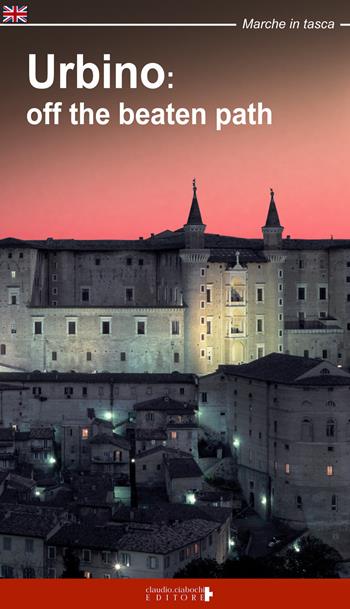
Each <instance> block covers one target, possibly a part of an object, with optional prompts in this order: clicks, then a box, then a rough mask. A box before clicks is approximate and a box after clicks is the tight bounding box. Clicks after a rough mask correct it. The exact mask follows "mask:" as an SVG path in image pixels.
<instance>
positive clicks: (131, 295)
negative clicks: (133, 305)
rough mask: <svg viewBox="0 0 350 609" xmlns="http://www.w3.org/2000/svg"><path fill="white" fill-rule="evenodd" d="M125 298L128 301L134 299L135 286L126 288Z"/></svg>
mask: <svg viewBox="0 0 350 609" xmlns="http://www.w3.org/2000/svg"><path fill="white" fill-rule="evenodd" d="M125 300H126V302H133V301H134V288H126V289H125Z"/></svg>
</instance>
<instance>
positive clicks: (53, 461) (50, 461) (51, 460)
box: [48, 457, 56, 465]
mask: <svg viewBox="0 0 350 609" xmlns="http://www.w3.org/2000/svg"><path fill="white" fill-rule="evenodd" d="M48 461H49V463H50V465H53V464H54V463H56V459H55V457H49V459H48Z"/></svg>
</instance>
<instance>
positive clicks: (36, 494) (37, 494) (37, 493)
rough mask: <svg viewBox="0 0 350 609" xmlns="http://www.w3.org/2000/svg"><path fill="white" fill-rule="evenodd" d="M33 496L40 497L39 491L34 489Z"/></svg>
mask: <svg viewBox="0 0 350 609" xmlns="http://www.w3.org/2000/svg"><path fill="white" fill-rule="evenodd" d="M34 495H35V496H36V497H40V491H39V490H38V489H36V491H35V493H34Z"/></svg>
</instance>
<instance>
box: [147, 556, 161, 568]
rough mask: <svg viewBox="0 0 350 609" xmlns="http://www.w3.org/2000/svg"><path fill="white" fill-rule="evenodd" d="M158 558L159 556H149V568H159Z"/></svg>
mask: <svg viewBox="0 0 350 609" xmlns="http://www.w3.org/2000/svg"><path fill="white" fill-rule="evenodd" d="M158 564H159V561H158V558H157V556H149V557H148V568H149V569H158Z"/></svg>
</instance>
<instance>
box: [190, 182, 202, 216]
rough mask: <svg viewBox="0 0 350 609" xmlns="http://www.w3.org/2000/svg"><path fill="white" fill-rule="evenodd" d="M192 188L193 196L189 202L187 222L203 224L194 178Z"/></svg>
mask: <svg viewBox="0 0 350 609" xmlns="http://www.w3.org/2000/svg"><path fill="white" fill-rule="evenodd" d="M192 188H193V197H192V204H191V209H190V213H189V215H188V220H187V224H192V225H197V226H199V225H202V226H203V220H202V215H201V210H200V209H199V203H198V199H197V185H196V178H193V181H192Z"/></svg>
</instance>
